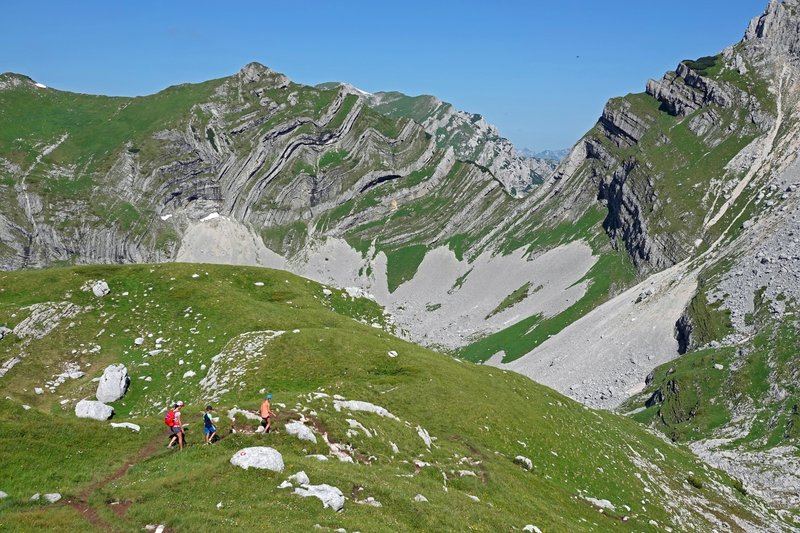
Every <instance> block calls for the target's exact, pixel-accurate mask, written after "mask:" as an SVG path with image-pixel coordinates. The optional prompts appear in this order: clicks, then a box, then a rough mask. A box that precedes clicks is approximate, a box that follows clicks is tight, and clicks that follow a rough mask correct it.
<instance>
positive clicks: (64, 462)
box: [0, 264, 780, 531]
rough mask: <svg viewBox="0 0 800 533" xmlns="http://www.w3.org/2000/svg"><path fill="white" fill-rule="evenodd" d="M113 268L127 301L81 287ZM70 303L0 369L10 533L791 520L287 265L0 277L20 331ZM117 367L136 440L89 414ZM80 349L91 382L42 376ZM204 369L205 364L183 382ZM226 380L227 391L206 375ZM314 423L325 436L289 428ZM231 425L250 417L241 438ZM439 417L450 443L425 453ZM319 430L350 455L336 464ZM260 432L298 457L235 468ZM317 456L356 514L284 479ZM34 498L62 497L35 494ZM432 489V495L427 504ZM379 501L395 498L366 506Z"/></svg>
mask: <svg viewBox="0 0 800 533" xmlns="http://www.w3.org/2000/svg"><path fill="white" fill-rule="evenodd" d="M98 279H103V280H106V281H107V282H108V284H109V286H110V289H111V293H110V294H108V295H107V296H105V297H101V298H98V297H95V296H94V295H93V294H92V292H91V291H83V290H81V287H83V286H85V284H86V283H87V282H89V281H92V280H98ZM262 284H263V285H262ZM328 292H330V294H327V293H328ZM47 302H51V304H49V306H41V305H40V306H38V307H36V308H34V310H31V308H30V306H33V305H35V304H46V303H47ZM60 302H68V303H71V304H73V305H74V306H77V307H75V308H68V307H67V306H66V305H67V304H60V305H61V307H60V309H62V310H64V309H72V311H70V312H69V313H67V314H68V315H70V316H69V317H68V318H65V319H63V320H61V321H59V322H58V323H57V325H55V327H53V328H52V331H51V332H50V333H49V334H47V335H45V336H44V337H42V338H41V339H32V338H31V337H26V338H24V339H23V338H19V337H18V336H17V335H16V334H9V335H7V336H6V337H5V338H4V339H2V340H0V364H6V363H7V361H9V360H10V359H12V358H15V357H20V359H21V360H20V362H18V363H17V364H16V365H14V366H13V367H11V369H10V370H9V371H8V373H7V374H6V375H5V376H3V377H0V397H2V398H6V399H5V400H2V404H1V405H0V472H3V476H2V478H0V490H2V491H5V492H6V493H8V495H9V497H8V498H6V499H3V500H0V525H2V528H3V530H9V531H30V530H41V529H59V528H60V529H62V530H82V531H92V530H110V529H113V530H119V531H140V530H141V529H142V528H143V527H144V526H146V525H148V524H164V525H166V526H167V527H168V528H169V529H170V530H173V531H197V530H200V529H202V528H209V527H210V528H220V527H229V528H230V527H235V528H238V529H241V530H245V531H247V530H256V529H260V528H264V527H269V528H273V529H275V530H280V531H305V530H309V529H311V528H312V527H313V526H314V525H315V524H319V525H320V526H322V527H323V528H327V529H329V530H333V529H337V528H345V529H346V530H348V531H356V530H357V531H407V530H413V529H418V530H425V531H443V530H451V531H466V530H471V531H509V530H521V529H522V528H523V527H524V526H525V525H527V524H532V525H535V526H537V527H538V528H540V529H541V530H542V531H610V530H620V531H628V530H630V531H656V530H664V529H665V528H667V527H669V528H672V529H673V530H675V531H680V530H688V529H692V530H708V531H710V530H712V529H714V528H718V527H726V525H727V526H730V528H731V529H732V530H736V531H738V530H743V528H746V527H756V526H760V527H766V526H769V525H771V526H772V527H776V528H777V527H780V525H779V522H778V521H777V518H776V517H775V516H774V515H772V514H770V513H769V512H768V511H766V508H765V507H764V506H763V504H762V503H761V502H760V501H758V500H756V499H755V498H753V497H752V496H746V495H745V494H743V493H742V492H740V491H737V490H736V487H738V486H739V484H738V483H737V481H736V480H734V479H731V478H729V477H728V476H726V475H724V474H722V473H720V472H718V471H715V470H713V469H711V468H709V467H707V466H705V465H704V464H702V463H701V462H699V461H698V460H697V459H696V458H694V457H693V456H692V455H691V454H689V453H688V452H687V451H685V450H683V449H681V448H679V447H676V446H674V445H671V444H668V443H666V442H664V441H663V440H662V439H660V438H658V437H656V436H654V435H652V434H650V433H649V432H647V431H645V430H643V429H642V428H641V427H640V426H639V425H638V424H637V423H636V422H634V421H631V420H628V419H625V418H623V417H620V416H617V415H614V414H611V413H607V412H596V411H592V410H590V409H587V408H585V407H583V406H581V405H580V404H578V403H576V402H574V401H572V400H569V399H567V398H566V397H564V396H562V395H560V394H558V393H556V392H554V391H552V390H550V389H548V388H546V387H543V386H540V385H538V384H536V383H534V382H532V381H531V380H529V379H527V378H525V377H522V376H519V375H516V374H511V373H506V372H503V371H500V370H497V369H494V368H488V367H483V366H479V365H474V364H471V363H466V362H460V361H457V360H454V359H452V358H450V357H448V356H444V355H441V354H437V353H434V352H431V351H428V350H426V349H423V348H421V347H418V346H415V345H412V344H410V343H407V342H404V341H402V340H400V339H398V338H396V337H393V336H392V335H391V334H389V333H387V332H386V331H385V330H384V329H382V328H379V327H377V326H379V325H381V324H382V323H383V320H384V319H383V312H382V310H381V309H380V308H379V307H378V306H377V305H375V304H374V303H373V302H370V301H368V300H353V299H351V298H349V297H347V296H346V294H343V293H341V292H340V291H339V290H335V289H334V290H332V291H331V290H330V289H326V288H325V287H323V286H321V285H318V284H316V283H312V282H310V281H307V280H305V279H302V278H299V277H297V276H293V275H291V274H287V273H285V272H280V271H273V270H266V269H257V268H242V267H227V266H211V265H187V264H162V265H137V266H92V267H79V268H60V269H50V270H42V271H20V272H14V273H3V274H0V325H2V324H5V325H6V326H9V327H12V328H13V327H15V326H17V325H19V324H20V323H21V322H23V321H24V320H25V319H26V318H28V317H29V315H31V314H32V313H33V312H38V313H42V309H45V308H47V309H54V308H55V304H58V303H60ZM76 309H77V311H76ZM56 316H57V315H56ZM362 322H364V323H362ZM27 324H29V325H30V321H28V322H27ZM43 324H44V322H43V321H39V322H38V329H39V331H43ZM51 325H52V323H51ZM384 326H385V327H386V328H389V327H390V326H389V325H385V324H384ZM44 329H46V328H44ZM265 332H270V333H265ZM276 332H283V333H280V334H277V333H276ZM151 334H152V337H151V336H150V335H151ZM137 337H143V339H144V343H143V344H142V345H141V346H137V345H136V344H135V342H134V341H135V339H136V338H137ZM159 339H160V342H158V344H160V345H161V347H160V348H156V343H157V341H159ZM159 349H160V350H163V351H161V352H156V350H159ZM390 352H397V356H396V357H391V355H392V354H390ZM150 353H152V355H145V354H150ZM218 354H221V355H219V357H216V356H217V355H218ZM112 362H122V363H125V365H126V366H127V368H128V370H129V372H130V377H131V386H130V389H129V391H128V393H127V395H126V396H125V397H124V398H123V399H122V400H120V401H117V402H114V403H113V404H112V405H113V407H114V408H115V410H116V414H115V416H114V418H113V419H112V421H114V422H123V421H129V422H133V423H136V424H140V425H141V426H142V431H141V432H140V433H132V432H130V431H129V430H127V429H111V428H110V427H109V424H108V422H97V421H93V420H88V419H78V418H76V417H75V416H74V414H73V406H74V404H75V402H76V401H77V400H79V399H81V398H93V397H94V393H95V388H96V383H93V382H92V379H93V378H96V377H99V376H100V375H101V373H102V371H103V369H104V368H105V367H106V365H108V364H110V363H112ZM67 363H72V364H73V365H74V367H80V369H81V370H83V371H85V372H86V375H85V376H83V377H81V378H79V379H68V380H66V381H65V382H64V383H63V384H61V385H59V386H58V387H57V388H56V389H55V392H50V390H49V386H48V385H46V382H47V381H49V380H51V379H52V377H53V376H54V375H57V374H60V373H61V372H63V371H64V368H65V365H66V364H67ZM203 365H205V366H203ZM6 366H8V365H6ZM187 371H192V372H195V375H187V377H183V376H184V375H185V374H186V372H187ZM212 373H213V374H214V375H215V376H216V377H217V378H218V379H217V383H218V384H221V385H220V386H218V387H213V386H211V387H206V388H204V387H203V386H202V385H201V380H202V379H203V378H206V377H207V376H208V374H212ZM223 377H225V378H226V379H227V381H226V382H225V379H222V378H223ZM223 382H225V383H224V386H223V385H222V383H223ZM36 387H44V388H45V389H46V390H45V392H44V394H41V395H39V394H36V393H35V391H34V389H35V388H36ZM225 389H227V390H225ZM262 390H267V391H269V392H271V393H272V394H273V395H274V400H273V401H274V405H275V406H276V411H277V421H276V428H277V432H275V433H272V434H269V435H257V434H252V433H250V431H248V430H252V429H253V428H254V427H255V425H256V422H252V421H249V420H247V419H245V418H243V417H242V416H241V415H239V416H237V417H236V421H235V423H233V422H231V421H230V420H229V419H228V418H227V416H226V414H227V410H228V409H229V408H233V407H234V406H238V407H240V408H244V409H249V410H254V409H255V408H256V407H257V405H258V402H259V398H260V397H261V395H262V393H261V392H260V391H262ZM321 392H324V393H325V394H327V395H329V396H324V395H321V394H315V393H321ZM334 395H339V396H334ZM337 398H344V399H346V400H360V401H365V402H371V403H373V404H375V405H378V406H381V407H383V408H385V409H386V410H388V411H389V413H391V414H392V415H394V417H396V418H391V417H381V416H378V415H377V414H373V413H367V412H361V411H359V412H353V411H350V410H349V409H347V408H343V409H341V411H337V410H336V408H335V406H334V402H335V401H336V399H337ZM177 399H182V400H184V401H186V402H187V407H186V409H185V411H184V413H185V415H184V419H185V422H188V423H190V427H189V433H188V435H189V437H188V438H189V444H190V446H189V447H188V448H187V449H186V450H185V451H183V452H177V451H174V450H167V449H165V448H164V444H165V442H166V428H165V427H164V425H163V421H162V418H163V417H162V414H161V412H162V411H163V408H164V407H165V406H166V405H167V404H168V403H169V402H171V401H174V400H177ZM212 400H213V401H214V404H215V405H217V407H218V410H219V415H220V416H221V419H222V420H221V423H220V434H221V435H222V436H223V437H224V438H223V439H222V440H221V441H220V442H219V443H217V444H215V445H213V446H210V447H209V446H203V445H201V444H200V443H201V441H202V437H201V435H200V425H201V417H200V413H201V410H202V409H203V407H204V406H205V404H206V403H207V402H209V401H212ZM62 402H63V405H62ZM23 405H28V406H30V407H31V409H30V410H25V408H24V407H23ZM340 407H341V406H340ZM301 418H302V419H304V420H306V424H307V426H308V427H310V428H313V431H315V434H316V438H317V443H316V444H314V443H310V442H303V441H300V440H298V439H297V438H296V437H294V436H292V435H289V434H288V433H287V432H286V431H285V429H284V424H286V423H287V422H288V421H292V420H300V419H301ZM348 419H350V420H354V421H357V423H358V424H353V422H348ZM233 424H235V427H236V428H237V429H238V430H239V431H238V432H236V433H233V434H231V433H230V432H229V431H230V429H231V427H232V425H233ZM359 424H360V425H362V426H363V427H358V425H359ZM422 429H424V430H426V431H427V432H428V433H429V434H430V436H431V437H432V438H433V439H434V440H433V442H432V445H431V447H430V449H429V448H428V447H427V445H426V443H425V442H424V440H423V439H422V438H421V436H420V433H423V431H422ZM367 432H369V435H367ZM322 433H327V435H328V438H329V441H330V442H331V443H334V446H335V447H339V448H340V449H342V450H344V453H346V454H347V455H349V456H350V457H351V458H352V461H353V462H352V463H350V462H341V461H339V460H337V459H336V458H335V457H334V456H333V455H332V453H331V451H330V448H329V447H328V445H326V444H325V443H324V442H323V440H322ZM393 444H394V446H396V448H397V451H394V450H393ZM249 446H271V447H274V448H275V449H277V450H278V451H279V452H280V453H281V454H282V455H283V460H284V462H285V464H286V469H285V471H284V472H283V473H282V474H277V473H272V472H268V471H259V470H249V471H244V470H241V469H239V468H237V467H235V466H232V465H231V464H230V463H229V460H230V458H231V457H232V456H233V455H234V454H235V453H236V452H237V451H238V450H239V449H241V448H244V447H249ZM312 454H321V455H325V456H327V457H329V460H327V461H319V460H317V459H315V458H310V457H308V456H309V455H312ZM516 456H525V457H527V458H529V459H530V460H531V462H532V465H533V468H532V470H530V471H528V470H526V469H524V468H523V467H522V466H520V465H519V464H515V462H514V458H515V457H516ZM415 463H416V464H415ZM31 465H36V467H35V468H31ZM128 466H129V468H128ZM300 470H303V471H305V472H306V473H307V474H308V476H309V478H310V479H311V482H312V483H314V484H319V483H326V484H330V485H334V486H336V487H338V488H340V489H341V491H342V492H343V493H344V495H345V496H346V497H347V498H348V499H347V501H346V503H345V506H344V509H343V510H342V511H341V512H339V513H336V512H334V511H332V510H331V509H323V507H322V505H321V503H320V502H319V501H318V500H316V499H314V498H300V497H299V496H296V495H294V494H292V492H291V489H278V488H277V486H278V485H279V484H280V483H281V482H282V481H284V480H285V479H287V477H288V476H289V475H291V474H294V473H296V472H298V471H300ZM37 492H41V493H50V492H60V493H61V494H62V495H63V496H64V498H63V499H62V500H61V501H60V502H58V503H56V504H47V503H39V502H31V501H29V500H30V497H31V495H33V494H34V493H37ZM417 494H421V495H423V496H425V497H426V498H427V499H428V502H417V501H415V500H414V498H415V496H416V495H417ZM368 497H373V498H374V499H375V500H377V501H379V502H380V503H381V505H382V506H381V507H379V508H377V507H372V506H369V505H361V504H358V503H357V502H356V500H365V499H366V498H368ZM603 500H607V501H603ZM219 503H221V505H220V506H218V504H219ZM265 524H268V526H267V525H265ZM748 524H749V525H748Z"/></svg>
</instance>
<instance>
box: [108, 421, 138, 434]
mask: <svg viewBox="0 0 800 533" xmlns="http://www.w3.org/2000/svg"><path fill="white" fill-rule="evenodd" d="M111 427H112V428H127V429H130V430H131V431H133V432H135V433H139V431H140V430H141V429H142V428H141V427H139V425H138V424H132V423H130V422H120V423H119V424H117V423H114V422H111Z"/></svg>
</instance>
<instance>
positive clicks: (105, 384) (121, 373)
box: [97, 364, 131, 402]
mask: <svg viewBox="0 0 800 533" xmlns="http://www.w3.org/2000/svg"><path fill="white" fill-rule="evenodd" d="M130 382H131V380H130V378H129V377H128V369H127V368H125V365H123V364H118V365H110V366H108V367H106V369H105V370H104V371H103V376H102V377H101V378H100V383H99V384H98V385H97V399H98V400H100V401H101V402H115V401H117V400H119V399H120V398H122V397H123V396H125V393H126V392H127V391H128V385H129V384H130Z"/></svg>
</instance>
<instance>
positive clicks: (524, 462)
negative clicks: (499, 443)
mask: <svg viewBox="0 0 800 533" xmlns="http://www.w3.org/2000/svg"><path fill="white" fill-rule="evenodd" d="M514 462H515V463H516V464H518V465H520V466H521V467H522V468H524V469H525V470H533V461H531V460H530V459H528V458H527V457H525V456H524V455H518V456H516V457H514Z"/></svg>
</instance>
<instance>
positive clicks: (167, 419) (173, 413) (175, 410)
mask: <svg viewBox="0 0 800 533" xmlns="http://www.w3.org/2000/svg"><path fill="white" fill-rule="evenodd" d="M182 407H183V402H182V401H180V400H179V401H177V402H175V404H173V406H172V409H170V410H169V411H167V414H166V415H164V423H165V424H166V425H167V426H169V429H170V431H171V432H172V438H171V439H170V441H169V444H167V448H172V447H173V446H174V445H175V441H176V440H177V441H178V448H179V449H181V450H183V443H184V431H183V425H182V424H181V408H182Z"/></svg>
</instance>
